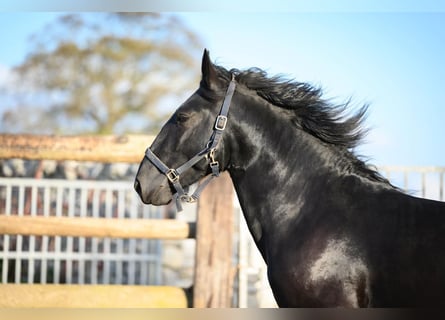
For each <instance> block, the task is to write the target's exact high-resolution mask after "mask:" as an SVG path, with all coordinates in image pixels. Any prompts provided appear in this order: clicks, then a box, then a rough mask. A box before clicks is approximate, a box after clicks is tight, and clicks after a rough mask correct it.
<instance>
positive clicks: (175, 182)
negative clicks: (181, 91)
mask: <svg viewBox="0 0 445 320" xmlns="http://www.w3.org/2000/svg"><path fill="white" fill-rule="evenodd" d="M235 87H236V82H235V75H234V74H232V80H231V81H230V83H229V87H228V88H227V92H226V95H225V97H224V102H223V105H222V107H221V110H220V112H219V114H218V116H217V117H216V120H215V125H214V127H213V133H212V136H211V137H210V139H209V141H208V142H207V145H206V147H205V148H204V149H202V150H201V151H199V152H198V153H197V154H196V155H195V156H194V157H192V158H191V159H190V160H188V161H186V162H185V163H184V164H182V165H181V166H179V167H178V168H176V169H174V168H169V167H168V166H167V165H166V164H164V163H163V162H162V161H161V159H159V158H158V157H157V156H156V155H155V154H154V153H153V151H151V149H150V148H147V150H146V151H145V157H146V158H147V159H148V160H150V162H151V163H152V164H153V165H154V166H155V167H156V168H158V169H159V170H160V171H161V172H162V173H163V174H164V175H165V176H166V177H167V179H168V181H169V182H170V183H171V184H172V186H173V187H174V188H175V190H176V193H175V194H174V195H173V200H175V202H176V208H177V210H178V211H182V205H181V201H185V202H189V203H191V202H195V201H197V200H198V198H199V196H200V195H201V192H202V191H203V190H204V188H205V187H206V186H207V185H208V184H209V182H210V181H211V180H212V179H213V178H215V177H218V176H219V173H220V168H219V162H218V161H216V160H215V150H216V148H217V147H218V144H219V142H220V140H221V137H222V134H223V133H224V129H225V128H226V124H227V114H228V112H229V108H230V103H231V101H232V97H233V93H234V92H235ZM202 158H207V159H210V163H209V166H210V169H211V170H212V173H210V174H209V175H207V176H206V177H205V178H204V180H203V181H202V182H201V183H200V184H199V185H198V187H197V188H196V190H195V192H193V194H192V195H189V194H188V193H187V192H186V191H184V188H183V187H182V185H181V182H180V181H179V179H180V176H181V174H183V173H184V172H185V171H187V170H188V169H190V168H191V167H193V166H194V165H195V164H196V163H198V162H199V161H200V160H201V159H202Z"/></svg>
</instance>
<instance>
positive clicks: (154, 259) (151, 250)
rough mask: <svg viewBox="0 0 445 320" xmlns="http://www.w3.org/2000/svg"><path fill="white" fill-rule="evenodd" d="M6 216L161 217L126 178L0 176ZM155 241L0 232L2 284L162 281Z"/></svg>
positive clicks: (2, 210) (1, 205) (0, 200)
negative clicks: (73, 179)
mask: <svg viewBox="0 0 445 320" xmlns="http://www.w3.org/2000/svg"><path fill="white" fill-rule="evenodd" d="M0 213H1V214H6V215H19V216H21V215H31V216H37V215H41V216H67V217H106V218H112V217H114V218H121V219H132V218H151V219H153V218H160V215H161V213H160V211H159V209H155V208H154V207H151V206H144V205H142V203H141V202H140V200H139V199H138V198H137V195H136V194H135V192H134V190H133V187H132V183H131V182H129V181H128V182H127V181H88V180H82V181H80V180H75V181H68V180H48V179H42V180H40V179H25V178H0ZM161 257H162V256H161V244H160V241H159V240H146V239H110V238H105V239H99V238H81V237H59V236H56V237H49V236H43V237H37V236H9V235H0V270H1V283H68V284H70V283H78V284H151V285H156V284H160V283H161V264H162V261H161Z"/></svg>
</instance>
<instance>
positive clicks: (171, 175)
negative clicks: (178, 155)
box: [165, 169, 179, 183]
mask: <svg viewBox="0 0 445 320" xmlns="http://www.w3.org/2000/svg"><path fill="white" fill-rule="evenodd" d="M165 175H166V176H167V179H168V180H169V181H170V182H172V183H174V182H177V181H178V180H179V173H178V172H177V171H176V170H175V169H169V170H168V171H167V172H166V173H165Z"/></svg>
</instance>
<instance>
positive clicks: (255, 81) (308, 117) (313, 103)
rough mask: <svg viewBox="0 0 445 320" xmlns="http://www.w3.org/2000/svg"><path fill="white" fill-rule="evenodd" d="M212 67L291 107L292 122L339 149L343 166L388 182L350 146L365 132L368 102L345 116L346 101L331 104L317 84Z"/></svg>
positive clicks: (256, 70) (273, 101)
mask: <svg viewBox="0 0 445 320" xmlns="http://www.w3.org/2000/svg"><path fill="white" fill-rule="evenodd" d="M215 67H216V69H217V70H218V76H219V77H220V78H221V79H223V80H224V81H227V82H228V81H230V79H231V75H232V74H235V76H236V80H237V82H238V83H240V84H242V85H244V86H246V87H247V88H249V89H251V90H254V91H255V92H256V93H257V94H258V95H259V96H260V97H262V98H264V99H265V100H267V101H268V102H270V103H271V104H273V105H275V106H277V107H280V108H283V109H286V110H289V111H292V112H291V114H292V117H291V121H292V123H294V124H295V125H296V126H297V127H299V128H301V129H303V130H304V131H306V132H308V133H310V134H311V135H313V136H314V137H316V138H318V139H319V140H321V141H322V142H323V143H325V144H327V145H329V146H330V147H331V148H334V149H336V150H337V151H338V152H340V153H341V155H342V156H343V158H345V160H346V161H344V163H343V166H344V168H343V169H344V170H346V171H349V172H354V173H357V174H359V175H360V176H362V177H365V178H367V179H370V180H372V181H378V182H383V183H385V184H388V185H390V183H389V181H388V180H387V179H385V178H384V177H382V176H381V175H380V173H378V172H377V171H376V170H375V169H373V168H372V167H370V166H369V165H367V164H366V163H365V162H364V161H363V160H362V159H361V158H362V157H360V156H358V155H355V154H354V152H353V150H352V149H353V148H355V147H356V146H358V145H359V144H360V142H361V141H362V139H363V137H364V136H365V134H366V133H367V130H366V129H364V128H363V122H364V119H365V118H366V117H365V116H366V111H367V107H368V106H367V105H365V106H363V107H361V108H360V109H358V110H357V111H356V113H355V114H353V115H352V116H349V117H347V116H346V115H345V112H346V111H347V109H348V106H349V103H348V102H347V103H344V104H340V105H336V104H333V103H331V102H330V101H329V100H326V99H323V98H322V90H321V89H320V88H317V87H314V86H311V85H310V84H308V83H303V82H297V81H293V80H287V79H284V78H283V77H281V76H274V77H269V76H268V75H267V73H266V72H265V71H264V70H261V69H259V68H250V69H247V70H245V71H241V70H238V69H231V70H230V71H228V70H226V69H225V68H223V67H221V66H215Z"/></svg>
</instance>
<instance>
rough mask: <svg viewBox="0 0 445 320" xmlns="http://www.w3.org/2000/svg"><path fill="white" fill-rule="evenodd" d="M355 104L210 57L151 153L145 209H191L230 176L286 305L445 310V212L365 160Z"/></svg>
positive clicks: (144, 180) (145, 166)
mask: <svg viewBox="0 0 445 320" xmlns="http://www.w3.org/2000/svg"><path fill="white" fill-rule="evenodd" d="M223 102H224V103H223ZM222 104H224V106H223V107H221V105H222ZM229 107H230V111H229ZM346 107H347V105H333V104H332V103H330V102H329V101H327V100H324V99H323V98H322V97H321V90H320V89H318V88H314V87H312V86H310V85H308V84H306V83H299V82H295V81H289V80H284V79H282V78H280V77H268V76H267V75H266V73H265V72H264V71H262V70H260V69H248V70H246V71H240V70H235V69H233V70H230V71H228V70H226V69H224V68H222V67H220V66H216V65H214V64H212V62H211V61H210V59H209V55H208V52H207V51H204V56H203V60H202V80H201V83H200V86H199V88H198V90H197V91H196V92H195V93H194V94H193V95H192V96H191V97H190V98H189V99H188V100H187V101H186V102H185V103H184V104H182V105H181V106H180V107H179V108H178V110H177V111H176V112H175V113H174V114H173V116H172V117H171V118H170V120H168V122H167V123H166V124H165V126H164V127H163V128H162V130H161V132H160V133H159V135H158V136H157V138H156V139H155V141H154V142H153V145H152V146H151V147H150V148H149V149H147V152H146V156H145V157H144V159H143V161H142V163H141V165H140V167H139V171H138V173H137V176H136V180H135V188H136V191H137V192H138V193H139V195H140V197H141V199H142V201H143V202H144V203H147V204H154V205H164V204H167V203H169V202H170V201H171V200H172V197H175V198H176V200H177V202H178V204H179V202H180V200H187V201H193V200H195V199H196V198H197V196H199V192H200V189H202V187H200V188H199V190H198V192H197V193H195V194H194V195H192V196H189V195H188V194H187V193H186V191H185V190H186V188H185V187H187V186H189V185H191V184H193V183H195V182H197V181H199V180H200V179H201V178H203V177H204V176H206V175H209V174H210V177H214V176H217V175H218V173H219V170H228V171H229V173H230V176H231V178H232V181H233V184H234V186H235V189H236V192H237V194H238V197H239V201H240V203H241V206H242V210H243V213H244V216H245V218H246V220H247V224H248V226H249V229H250V232H251V233H252V235H253V238H254V240H255V242H256V245H257V246H258V249H259V250H260V252H261V254H262V256H263V258H264V260H265V261H266V263H267V266H268V277H269V281H270V285H271V287H272V291H273V293H274V296H275V298H276V301H277V303H278V305H279V306H281V307H334V306H343V307H416V306H441V305H443V303H444V301H445V204H444V203H442V202H436V201H431V200H425V199H419V198H415V197H412V196H410V195H407V194H404V193H403V192H401V191H400V190H399V189H397V188H396V187H394V186H392V185H391V184H390V183H389V182H388V181H387V180H386V179H384V178H383V177H382V176H381V175H380V174H379V173H378V172H376V171H375V170H373V169H372V168H371V167H369V166H368V165H367V164H366V163H365V162H364V161H363V160H361V159H360V158H359V157H358V156H356V155H355V154H354V153H353V148H354V147H355V146H356V145H357V144H358V143H359V142H360V139H361V138H362V136H363V134H364V130H363V129H362V122H363V119H364V116H365V112H366V107H363V108H361V109H359V110H358V111H356V112H355V113H354V115H352V116H349V117H347V116H344V114H345V111H346ZM215 119H216V123H215ZM209 138H210V139H209ZM189 159H191V160H189ZM163 161H165V163H167V164H168V165H166V164H164V162H163ZM215 167H216V168H215ZM171 168H177V169H171ZM183 186H184V187H183ZM228 214H229V213H228Z"/></svg>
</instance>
